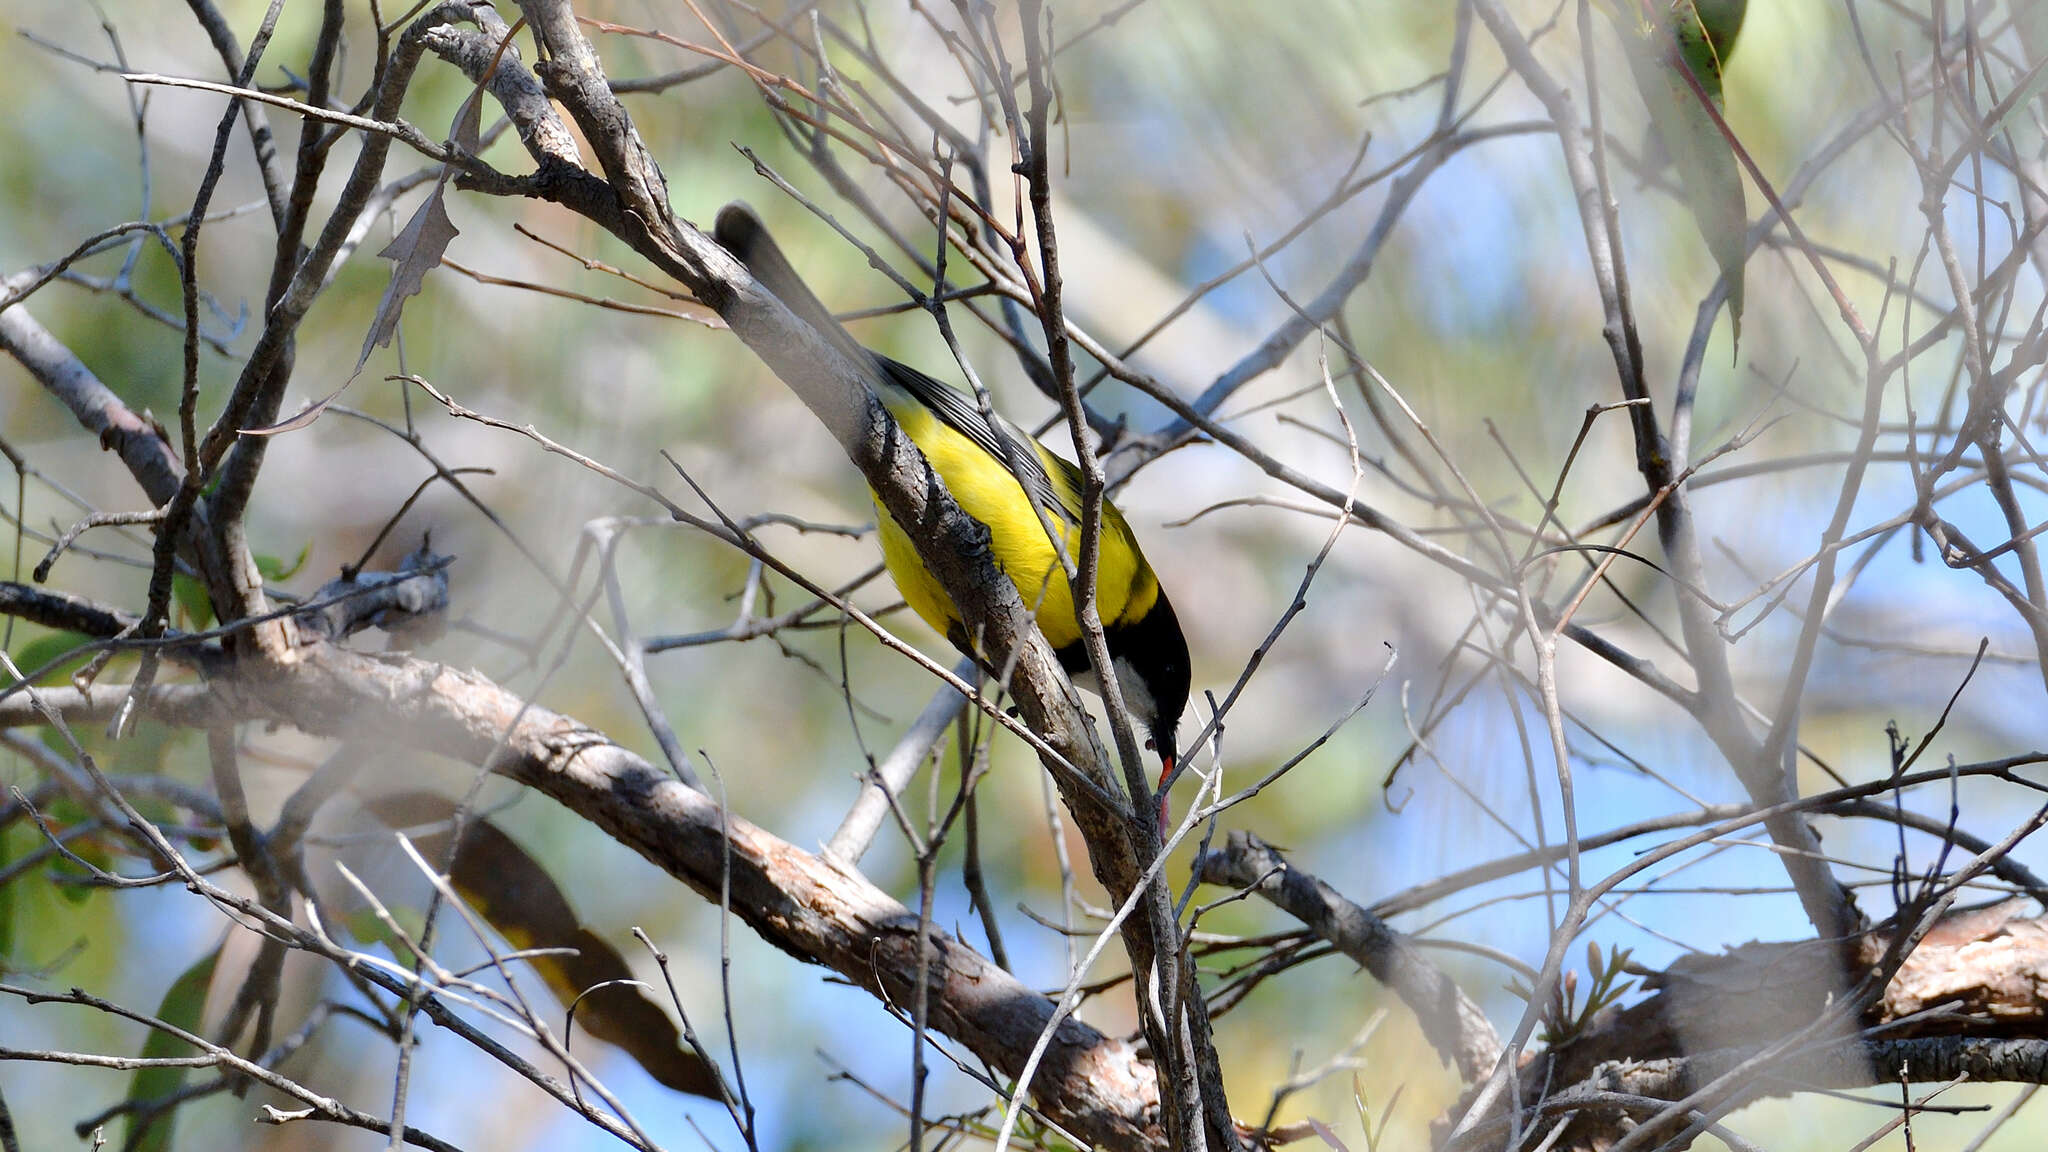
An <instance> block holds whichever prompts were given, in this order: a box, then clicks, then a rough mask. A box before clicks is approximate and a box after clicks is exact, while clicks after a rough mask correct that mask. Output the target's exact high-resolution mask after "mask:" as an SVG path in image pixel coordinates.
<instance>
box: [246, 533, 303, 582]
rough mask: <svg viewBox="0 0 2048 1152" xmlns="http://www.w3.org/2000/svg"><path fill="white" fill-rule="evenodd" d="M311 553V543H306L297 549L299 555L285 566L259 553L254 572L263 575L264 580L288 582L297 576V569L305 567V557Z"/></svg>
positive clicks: (275, 558) (277, 560) (273, 557)
mask: <svg viewBox="0 0 2048 1152" xmlns="http://www.w3.org/2000/svg"><path fill="white" fill-rule="evenodd" d="M312 551H313V544H312V542H311V541H307V542H306V544H305V546H304V547H302V548H300V549H299V554H298V555H297V556H296V557H294V558H293V559H292V562H291V564H290V565H286V564H285V562H284V561H283V560H280V559H278V558H277V557H275V556H270V555H266V554H264V553H261V552H259V553H257V554H256V570H257V571H258V572H261V573H263V578H264V579H265V580H270V581H279V580H289V579H291V578H292V577H293V576H296V575H298V572H299V569H301V568H304V567H305V566H306V557H307V556H309V555H311V554H312Z"/></svg>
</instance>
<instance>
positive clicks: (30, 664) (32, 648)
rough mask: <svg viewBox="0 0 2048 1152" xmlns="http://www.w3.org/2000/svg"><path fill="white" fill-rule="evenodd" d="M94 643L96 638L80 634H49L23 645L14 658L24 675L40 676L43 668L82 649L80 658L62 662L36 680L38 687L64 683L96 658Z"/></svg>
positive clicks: (14, 654) (78, 656) (79, 654)
mask: <svg viewBox="0 0 2048 1152" xmlns="http://www.w3.org/2000/svg"><path fill="white" fill-rule="evenodd" d="M91 644H92V637H90V636H84V635H81V634H79V633H77V632H48V633H45V634H43V635H41V636H38V637H36V638H35V639H33V640H30V641H28V642H27V643H25V644H23V645H22V646H21V647H19V648H17V649H15V650H14V651H13V652H12V653H10V655H11V656H13V658H14V663H15V665H16V666H17V667H19V668H20V669H21V671H22V673H23V674H24V675H28V676H37V669H40V668H41V667H43V665H45V664H49V663H50V662H51V661H53V660H60V658H63V657H66V656H67V655H68V654H69V653H71V652H72V651H73V650H74V649H76V650H78V654H77V655H76V656H74V657H70V658H69V659H62V660H61V662H60V663H58V664H56V665H55V666H53V667H52V668H51V669H50V670H49V671H48V672H44V673H42V674H41V675H40V676H37V678H36V683H37V684H62V683H64V681H65V680H67V679H69V678H70V676H71V674H72V673H73V672H76V671H77V670H78V669H80V668H82V667H84V666H85V662H86V661H87V660H90V659H92V649H91V648H90V645H91Z"/></svg>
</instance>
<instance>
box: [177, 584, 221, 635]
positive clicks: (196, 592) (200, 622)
mask: <svg viewBox="0 0 2048 1152" xmlns="http://www.w3.org/2000/svg"><path fill="white" fill-rule="evenodd" d="M171 598H172V599H174V600H176V601H177V602H178V607H179V608H181V609H183V610H184V612H185V619H186V620H187V621H188V622H189V623H190V625H191V626H192V627H193V628H211V627H213V597H211V596H209V595H207V592H206V586H205V585H204V584H201V583H200V582H199V581H197V580H194V579H193V578H192V577H190V576H187V575H185V574H184V573H183V572H173V573H171Z"/></svg>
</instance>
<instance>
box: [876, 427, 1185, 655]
mask: <svg viewBox="0 0 2048 1152" xmlns="http://www.w3.org/2000/svg"><path fill="white" fill-rule="evenodd" d="M878 391H880V392H881V393H882V403H883V405H884V406H885V407H887V408H888V409H889V413H890V415H892V416H894V417H895V418H896V422H897V424H899V425H901V426H902V428H903V432H904V435H906V436H908V437H910V440H911V442H912V443H913V444H916V445H917V447H918V449H919V450H920V451H922V452H923V453H924V456H925V459H927V460H929V461H930V462H931V465H932V468H933V469H934V470H935V471H937V472H938V474H939V478H940V479H941V480H943V481H945V483H946V490H947V491H949V492H951V493H952V494H953V499H954V500H955V501H957V502H958V503H959V505H960V508H961V510H962V511H964V512H966V513H967V514H968V515H969V516H972V517H974V518H975V519H976V520H979V521H981V522H982V523H983V524H985V525H987V526H988V528H989V535H990V537H991V547H992V549H993V551H994V553H995V561H996V565H997V567H999V568H1001V569H1002V570H1003V574H1004V575H1006V576H1008V577H1009V578H1010V580H1011V581H1012V582H1013V583H1015V584H1016V585H1017V592H1018V594H1019V595H1021V596H1022V597H1023V599H1024V606H1025V607H1026V608H1028V609H1035V610H1036V611H1037V613H1038V626H1039V628H1040V630H1042V631H1043V632H1044V633H1045V638H1046V639H1047V640H1048V641H1050V642H1051V643H1052V646H1053V647H1054V648H1065V647H1067V646H1069V645H1072V644H1077V643H1079V642H1080V640H1081V626H1080V622H1079V619H1078V616H1077V613H1076V610H1075V607H1074V592H1073V588H1072V587H1071V586H1070V585H1069V584H1068V582H1067V577H1066V573H1065V572H1064V570H1063V569H1062V568H1061V565H1060V561H1059V555H1058V553H1057V552H1055V551H1054V550H1053V547H1052V542H1051V540H1050V539H1048V538H1047V536H1046V534H1045V531H1044V529H1043V528H1042V527H1041V526H1040V523H1039V520H1038V514H1037V513H1036V512H1035V511H1034V510H1033V509H1032V507H1031V501H1030V499H1029V498H1028V497H1026V496H1025V494H1024V489H1023V487H1022V486H1021V485H1019V484H1018V483H1017V479H1016V477H1015V476H1012V475H1011V474H1010V471H1009V469H1008V468H1006V467H1005V466H1004V465H1003V463H1002V462H1001V461H1000V460H997V459H995V458H994V457H993V456H990V455H989V454H988V452H986V451H985V450H983V449H982V448H981V446H980V445H977V444H976V443H974V442H973V441H972V440H969V439H968V438H967V437H966V436H963V435H961V434H960V433H959V432H957V431H955V430H954V429H953V428H952V427H951V426H950V425H948V424H947V423H946V422H945V421H943V420H941V419H939V418H938V416H936V415H935V414H933V413H932V411H931V410H930V409H928V408H926V407H925V406H924V405H923V404H921V403H919V402H918V401H917V400H916V399H915V398H914V397H912V396H910V395H909V394H908V393H902V392H898V391H897V390H895V389H890V388H882V389H878ZM1032 448H1033V449H1034V450H1035V451H1037V453H1038V457H1039V459H1040V460H1041V461H1042V462H1043V463H1044V465H1045V470H1046V472H1047V474H1048V475H1050V476H1051V477H1052V482H1053V489H1054V492H1055V494H1056V495H1057V496H1058V497H1059V500H1060V503H1061V504H1062V505H1064V506H1065V508H1066V511H1067V512H1068V513H1069V514H1070V515H1071V517H1072V520H1071V521H1069V520H1067V519H1065V518H1063V517H1061V516H1060V515H1059V514H1058V513H1057V512H1054V513H1052V515H1051V516H1050V517H1049V518H1050V520H1051V521H1052V524H1053V527H1054V529H1055V530H1056V531H1058V532H1059V533H1060V536H1061V543H1062V546H1063V547H1064V548H1065V549H1066V552H1067V558H1068V559H1069V560H1070V561H1072V562H1073V563H1075V564H1079V563H1080V549H1081V531H1080V527H1079V520H1080V516H1081V475H1080V471H1079V470H1078V469H1076V468H1075V467H1074V466H1073V465H1072V464H1069V463H1067V462H1066V461H1065V460H1062V459H1060V458H1059V457H1058V456H1055V455H1053V454H1052V453H1051V452H1049V451H1047V450H1046V449H1045V448H1044V447H1042V446H1040V445H1038V444H1037V443H1035V442H1034V443H1033V444H1032ZM875 509H876V511H877V512H878V513H879V514H880V517H881V519H880V529H881V538H882V559H883V561H884V562H885V563H886V564H887V565H888V568H889V575H890V576H891V577H892V578H893V579H894V580H895V581H896V588H897V590H898V591H899V592H901V593H903V599H904V601H905V602H907V603H908V604H909V605H910V607H911V610H912V611H914V612H916V613H917V614H918V615H919V616H921V617H923V618H924V621H925V623H927V624H930V625H931V626H932V627H933V628H935V629H937V630H938V632H939V634H940V635H942V636H945V637H947V638H948V639H952V638H954V637H955V635H956V633H957V632H958V630H959V627H960V623H961V620H960V614H959V612H958V611H956V610H955V609H954V607H953V601H952V599H951V598H950V597H948V596H947V595H946V592H945V589H943V588H941V587H940V586H939V582H938V581H937V580H935V579H934V578H933V577H932V575H931V573H930V572H928V571H926V569H925V566H924V563H923V562H922V561H921V560H919V559H918V556H917V549H916V547H915V546H914V545H913V544H911V542H910V537H909V536H908V535H907V534H905V533H904V531H903V529H902V527H901V526H900V525H898V524H897V523H896V522H895V521H894V520H892V519H890V517H889V513H888V510H887V509H885V508H883V507H882V506H881V504H880V503H879V502H877V504H876V505H875ZM1102 511H1103V518H1102V520H1103V523H1102V562H1101V565H1100V572H1099V574H1098V576H1097V578H1096V609H1097V611H1098V612H1099V613H1100V614H1101V616H1102V623H1103V626H1104V627H1105V628H1106V627H1109V626H1111V625H1114V624H1117V623H1119V622H1121V621H1128V620H1136V619H1137V618H1139V617H1140V616H1143V615H1144V614H1145V612H1146V611H1147V610H1148V609H1150V608H1151V607H1152V604H1153V602H1154V601H1156V600H1157V599H1158V598H1159V581H1158V579H1157V578H1156V577H1154V576H1153V574H1152V567H1151V565H1149V564H1147V563H1146V562H1145V557H1144V554H1143V553H1141V552H1140V551H1139V550H1138V541H1137V538H1136V537H1134V536H1133V535H1132V534H1131V528H1130V525H1129V524H1127V523H1125V522H1124V518H1123V514H1122V513H1120V512H1118V511H1117V510H1116V508H1115V507H1114V506H1112V505H1110V504H1109V503H1108V502H1107V501H1104V503H1103V510H1102Z"/></svg>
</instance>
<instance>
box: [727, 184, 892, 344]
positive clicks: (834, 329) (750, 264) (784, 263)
mask: <svg viewBox="0 0 2048 1152" xmlns="http://www.w3.org/2000/svg"><path fill="white" fill-rule="evenodd" d="M711 235H712V238H713V239H715V240H717V241H718V243H719V244H720V245H722V246H723V247H724V248H725V250H726V251H727V252H730V253H732V255H733V259H735V260H738V261H739V262H740V263H742V264H744V265H746V266H747V271H749V272H752V273H753V274H754V279H756V280H759V281H760V282H761V286H762V287H763V288H766V289H768V291H770V292H772V293H774V295H775V298H776V299H777V300H780V301H782V304H783V307H785V308H788V309H789V310H790V311H791V312H793V313H795V314H796V317H797V319H799V320H802V321H803V322H804V323H806V324H809V325H810V326H811V327H812V328H814V329H816V330H817V332H818V335H820V336H823V337H824V338H825V339H826V340H827V341H828V342H830V343H832V344H834V345H836V346H837V347H838V349H839V350H840V351H841V352H842V353H844V354H845V355H846V356H847V357H848V358H849V359H851V360H852V361H853V362H854V363H855V364H865V363H867V362H868V358H869V356H870V355H871V354H870V353H869V352H868V351H867V349H865V348H862V347H861V346H860V342H859V341H857V340H855V339H854V338H853V334H852V333H850V332H848V331H847V330H846V328H845V327H844V326H843V325H841V324H840V323H839V321H838V319H837V318H836V317H834V316H833V315H832V310H831V309H829V308H827V307H825V303H824V301H822V300H819V299H818V297H817V295H816V294H815V293H813V292H812V291H811V289H810V286H809V285H807V284H805V283H804V280H803V277H801V276H799V275H797V274H796V269H795V268H792V267H791V266H790V263H789V258H788V257H787V256H784V255H783V254H782V249H781V247H780V246H778V245H777V244H776V243H775V238H774V237H773V236H770V235H769V234H768V226H767V225H765V224H763V223H761V218H760V217H759V216H756V215H755V214H754V210H753V209H752V208H750V207H748V206H747V205H746V204H745V203H744V202H743V201H739V200H735V201H733V202H732V203H730V204H727V205H726V206H725V207H723V208H720V209H719V210H718V222H717V223H716V224H715V225H714V226H713V228H712V233H711Z"/></svg>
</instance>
